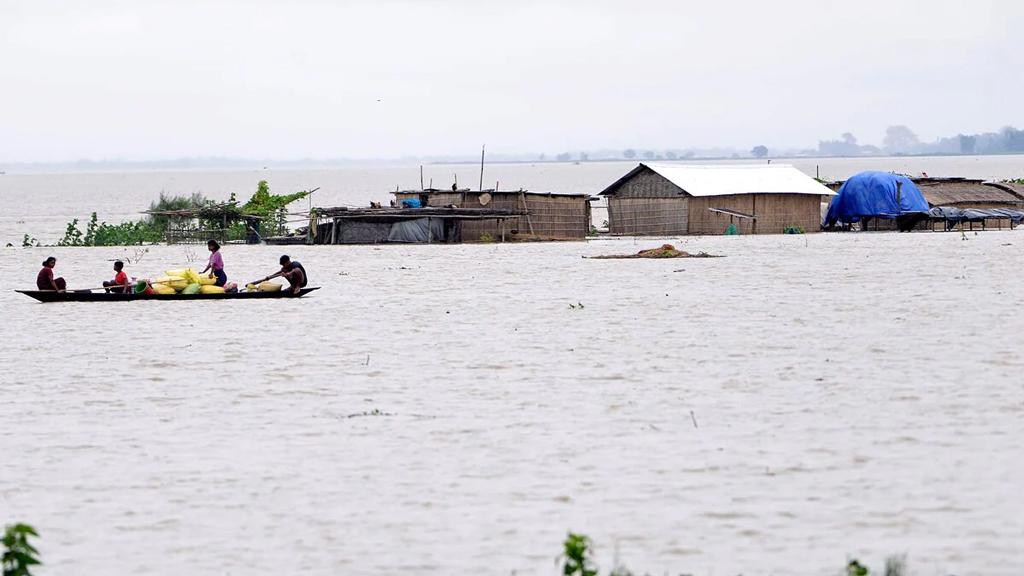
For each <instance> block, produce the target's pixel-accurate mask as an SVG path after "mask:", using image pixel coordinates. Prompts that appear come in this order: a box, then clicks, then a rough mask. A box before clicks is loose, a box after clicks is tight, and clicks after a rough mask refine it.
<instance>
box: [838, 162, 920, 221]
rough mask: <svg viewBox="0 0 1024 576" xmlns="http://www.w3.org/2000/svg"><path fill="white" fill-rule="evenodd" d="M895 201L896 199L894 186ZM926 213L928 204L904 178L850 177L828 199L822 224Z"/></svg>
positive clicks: (867, 174) (879, 175) (884, 174)
mask: <svg viewBox="0 0 1024 576" xmlns="http://www.w3.org/2000/svg"><path fill="white" fill-rule="evenodd" d="M897 182H898V183H900V186H899V198H898V199H897V186H896V184H897ZM913 213H924V214H927V213H928V202H927V201H925V199H924V196H923V195H922V194H921V190H919V189H918V188H917V185H915V184H914V182H913V181H912V180H911V179H910V178H907V177H906V176H899V175H897V174H891V173H889V172H860V173H859V174H854V175H853V176H851V177H850V179H849V180H847V181H846V182H845V183H844V184H843V186H842V187H841V188H840V189H839V194H838V195H837V196H836V197H835V198H832V203H831V204H829V205H828V214H827V215H826V216H825V225H826V226H832V225H833V224H835V223H836V222H839V223H842V224H849V223H851V222H860V220H861V218H890V219H891V218H896V217H897V216H901V215H903V214H913Z"/></svg>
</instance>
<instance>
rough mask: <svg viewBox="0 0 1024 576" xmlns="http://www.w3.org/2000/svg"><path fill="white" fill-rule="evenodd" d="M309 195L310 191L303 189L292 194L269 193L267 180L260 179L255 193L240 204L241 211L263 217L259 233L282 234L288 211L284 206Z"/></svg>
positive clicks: (284, 229)
mask: <svg viewBox="0 0 1024 576" xmlns="http://www.w3.org/2000/svg"><path fill="white" fill-rule="evenodd" d="M309 195H310V192H308V191H305V190H303V191H301V192H295V193H292V194H271V193H270V185H269V184H267V181H266V180H260V182H259V184H257V185H256V193H255V194H253V195H252V198H249V201H248V202H246V203H245V205H244V206H242V213H243V214H247V215H251V216H258V217H260V218H263V221H262V223H261V225H260V228H261V230H260V233H261V234H264V235H271V236H272V235H276V234H284V233H285V231H286V228H285V225H286V223H287V220H288V211H287V209H286V208H285V207H286V206H288V205H289V204H291V203H292V202H295V201H296V200H302V199H303V198H305V197H306V196H309Z"/></svg>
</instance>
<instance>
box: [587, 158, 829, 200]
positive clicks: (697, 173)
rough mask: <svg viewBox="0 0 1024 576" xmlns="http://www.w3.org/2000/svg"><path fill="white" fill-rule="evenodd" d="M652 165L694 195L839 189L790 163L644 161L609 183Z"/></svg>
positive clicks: (824, 192) (819, 192) (820, 193)
mask: <svg viewBox="0 0 1024 576" xmlns="http://www.w3.org/2000/svg"><path fill="white" fill-rule="evenodd" d="M645 168H648V169H650V170H653V171H654V172H655V173H657V174H659V175H660V176H662V177H663V178H665V179H666V180H668V181H669V182H671V183H673V184H675V185H676V186H678V187H679V188H680V189H682V190H683V191H685V192H686V193H687V194H689V195H691V196H726V195H729V194H813V195H815V196H835V192H833V191H832V190H829V189H828V188H826V187H825V186H823V185H822V184H820V183H819V182H818V181H817V180H815V179H814V178H811V177H810V176H808V175H806V174H804V173H803V172H801V171H799V170H797V169H796V168H794V167H793V166H792V165H790V164H740V165H736V164H732V165H728V164H716V165H696V164H640V165H639V166H637V168H636V169H634V170H633V171H631V172H630V173H629V174H627V175H626V176H624V177H623V178H620V179H619V180H618V181H616V182H615V184H612V185H611V186H609V187H608V188H607V189H606V190H605V191H604V192H602V194H608V193H614V192H613V189H614V188H616V187H618V185H619V184H621V183H622V182H623V181H625V180H626V179H627V178H629V177H630V176H632V175H633V174H635V173H636V172H638V171H640V170H643V169H645Z"/></svg>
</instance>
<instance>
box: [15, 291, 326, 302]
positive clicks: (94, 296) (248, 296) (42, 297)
mask: <svg viewBox="0 0 1024 576" xmlns="http://www.w3.org/2000/svg"><path fill="white" fill-rule="evenodd" d="M319 289H320V288H319V287H314V288H303V289H302V290H301V291H299V293H298V294H292V293H291V292H290V291H287V290H281V291H279V292H232V293H224V294H117V293H114V292H110V293H107V292H51V291H48V290H15V292H20V293H21V294H24V295H25V296H29V297H31V298H35V299H36V300H39V301H40V302H134V301H136V300H159V301H161V302H178V301H187V300H236V299H237V300H252V299H256V298H300V297H302V296H305V295H306V294H309V293H310V292H312V291H313V290H319Z"/></svg>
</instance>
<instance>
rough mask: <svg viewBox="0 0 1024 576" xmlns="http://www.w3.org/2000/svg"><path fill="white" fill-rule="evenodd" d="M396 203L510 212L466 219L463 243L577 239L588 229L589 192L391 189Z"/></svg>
mask: <svg viewBox="0 0 1024 576" xmlns="http://www.w3.org/2000/svg"><path fill="white" fill-rule="evenodd" d="M393 194H394V195H395V200H396V203H397V204H399V205H401V204H402V201H403V200H418V201H419V202H420V204H422V205H423V206H424V207H431V208H446V207H453V206H454V207H457V208H459V209H478V210H498V211H511V212H514V213H517V214H518V215H517V216H515V217H512V218H504V219H500V220H496V219H480V220H466V221H463V222H461V226H460V230H459V237H460V240H461V241H464V242H475V241H480V240H485V239H488V238H490V239H498V238H507V239H510V240H516V239H527V238H539V239H546V240H576V239H583V238H586V236H587V234H588V233H589V232H590V217H591V215H590V201H591V197H590V195H589V194H567V193H558V192H530V191H527V190H437V189H426V190H405V191H399V192H393Z"/></svg>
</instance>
